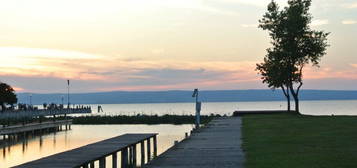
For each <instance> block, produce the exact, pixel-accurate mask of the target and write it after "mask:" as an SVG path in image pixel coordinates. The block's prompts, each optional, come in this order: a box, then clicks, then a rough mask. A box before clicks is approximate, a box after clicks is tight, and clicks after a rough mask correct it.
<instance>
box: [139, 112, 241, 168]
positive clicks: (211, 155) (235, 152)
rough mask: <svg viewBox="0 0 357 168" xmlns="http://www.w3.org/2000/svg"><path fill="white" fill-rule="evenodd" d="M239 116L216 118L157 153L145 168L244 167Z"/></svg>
mask: <svg viewBox="0 0 357 168" xmlns="http://www.w3.org/2000/svg"><path fill="white" fill-rule="evenodd" d="M243 162H244V153H243V151H242V149H241V118H240V117H229V118H222V119H216V120H213V121H212V122H210V124H209V125H208V126H207V127H205V128H202V129H200V130H198V131H197V132H196V133H193V134H192V135H191V136H190V137H189V138H188V139H186V140H184V141H182V142H180V143H178V144H177V145H176V146H174V147H172V148H171V149H169V150H168V151H166V152H165V153H163V154H161V155H160V156H158V157H157V158H156V159H154V160H153V161H151V162H150V163H149V164H148V165H146V166H145V167H147V168H154V167H155V168H179V167H182V168H196V167H197V168H198V167H205V168H211V167H217V168H218V167H224V168H240V167H243Z"/></svg>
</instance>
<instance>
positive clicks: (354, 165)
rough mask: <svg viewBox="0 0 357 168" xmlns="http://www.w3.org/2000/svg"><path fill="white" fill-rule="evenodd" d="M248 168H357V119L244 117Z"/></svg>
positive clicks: (285, 115)
mask: <svg viewBox="0 0 357 168" xmlns="http://www.w3.org/2000/svg"><path fill="white" fill-rule="evenodd" d="M243 149H244V151H245V154H246V159H247V160H246V164H245V165H246V168H268V167H269V168H295V167H296V168H330V167H331V168H349V167H351V168H357V117H344V116H343V117H336V116H335V117H333V116H330V117H313V116H301V115H295V114H274V115H252V116H244V117H243Z"/></svg>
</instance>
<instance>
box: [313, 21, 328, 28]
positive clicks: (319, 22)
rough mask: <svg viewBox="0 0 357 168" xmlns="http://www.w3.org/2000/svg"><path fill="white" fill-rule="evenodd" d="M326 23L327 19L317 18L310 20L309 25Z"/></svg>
mask: <svg viewBox="0 0 357 168" xmlns="http://www.w3.org/2000/svg"><path fill="white" fill-rule="evenodd" d="M327 24H329V21H328V20H327V19H317V20H313V21H312V22H311V26H313V27H317V26H322V25H327Z"/></svg>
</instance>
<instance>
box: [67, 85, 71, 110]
mask: <svg viewBox="0 0 357 168" xmlns="http://www.w3.org/2000/svg"><path fill="white" fill-rule="evenodd" d="M67 100H68V104H67V108H68V109H69V105H70V101H69V80H67Z"/></svg>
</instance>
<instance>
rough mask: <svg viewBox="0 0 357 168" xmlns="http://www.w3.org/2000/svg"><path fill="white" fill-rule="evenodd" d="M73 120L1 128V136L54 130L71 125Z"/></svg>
mask: <svg viewBox="0 0 357 168" xmlns="http://www.w3.org/2000/svg"><path fill="white" fill-rule="evenodd" d="M70 124H72V120H59V121H48V122H42V123H30V124H25V125H13V126H8V127H3V128H0V135H7V134H16V133H21V132H27V131H34V130H40V129H46V128H54V127H58V126H61V125H70Z"/></svg>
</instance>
